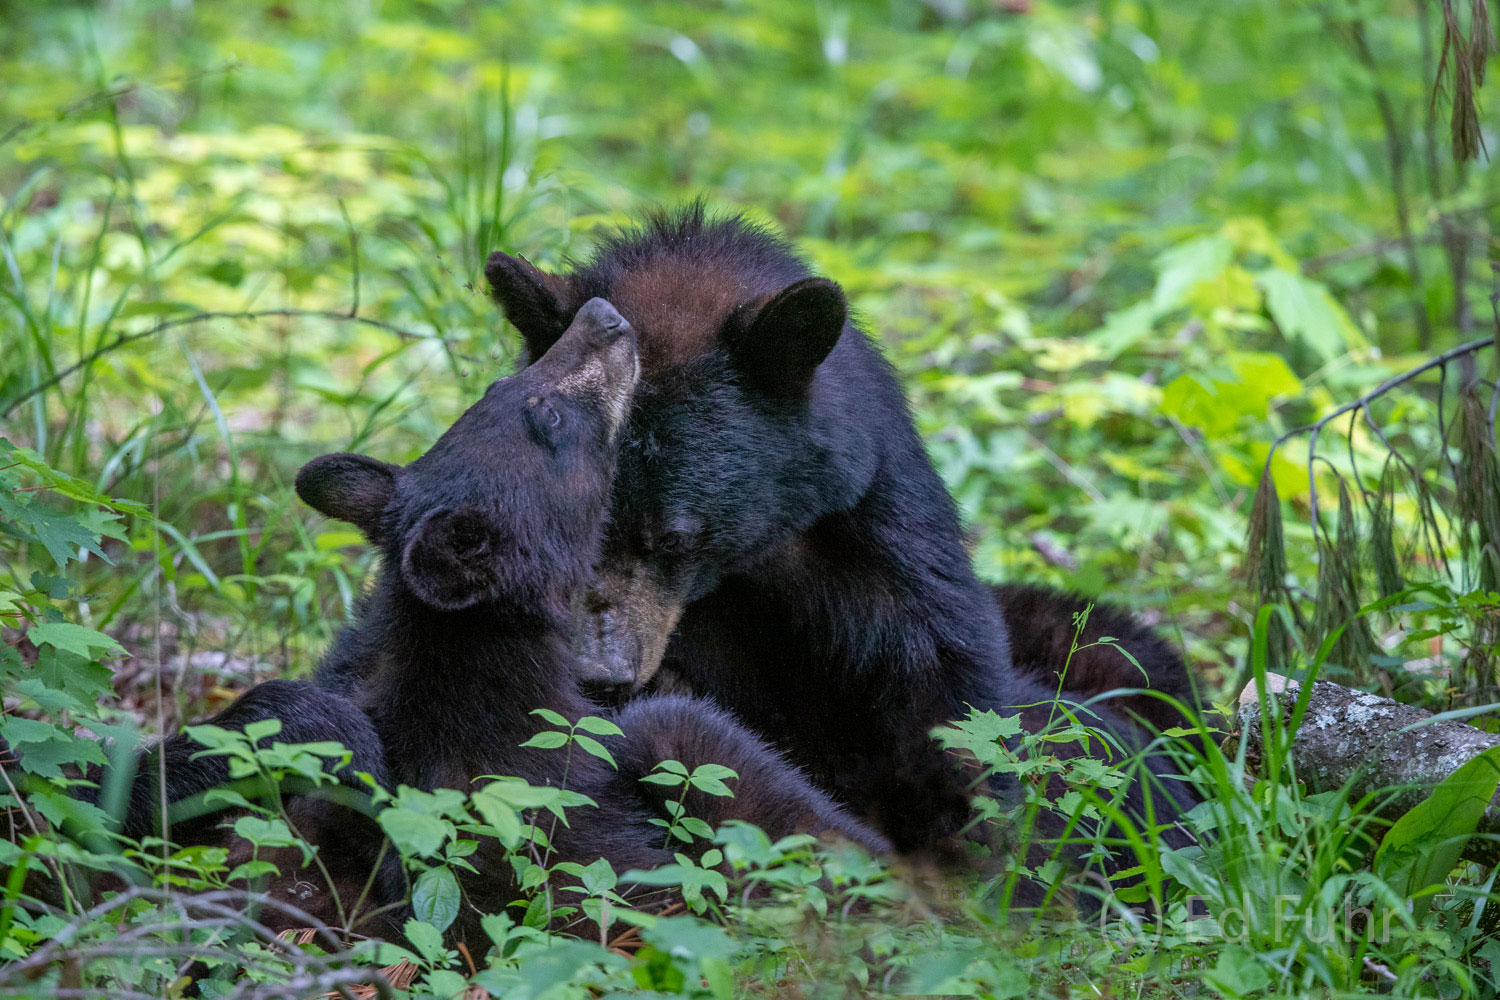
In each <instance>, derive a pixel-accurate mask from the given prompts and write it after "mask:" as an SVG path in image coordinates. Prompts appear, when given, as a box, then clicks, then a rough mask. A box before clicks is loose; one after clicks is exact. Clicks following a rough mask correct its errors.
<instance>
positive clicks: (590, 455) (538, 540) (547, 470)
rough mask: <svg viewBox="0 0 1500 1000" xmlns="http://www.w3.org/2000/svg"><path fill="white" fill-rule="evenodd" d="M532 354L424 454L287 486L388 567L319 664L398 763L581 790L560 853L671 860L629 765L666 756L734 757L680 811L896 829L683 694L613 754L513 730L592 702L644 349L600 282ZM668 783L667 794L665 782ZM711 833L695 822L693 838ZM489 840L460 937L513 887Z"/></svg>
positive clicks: (464, 777)
mask: <svg viewBox="0 0 1500 1000" xmlns="http://www.w3.org/2000/svg"><path fill="white" fill-rule="evenodd" d="M570 319H571V321H572V322H571V325H570V326H569V327H568V329H567V332H565V333H563V334H561V335H560V337H558V338H556V340H555V342H554V343H552V344H550V345H549V349H548V351H547V352H546V353H545V354H544V355H543V356H542V357H541V358H540V360H538V361H537V362H536V363H535V364H533V365H531V366H530V367H529V368H527V369H526V370H525V371H524V372H521V373H520V374H517V375H514V376H511V377H510V378H505V379H501V380H499V381H498V382H496V383H494V384H493V385H491V386H490V388H489V389H488V391H487V392H486V393H485V395H484V398H483V399H482V400H480V401H479V402H478V403H476V404H475V405H474V406H473V407H471V408H470V409H469V410H468V411H467V412H466V413H464V414H463V416H461V417H460V418H459V419H458V421H457V422H456V423H455V424H454V425H453V426H452V427H451V428H450V429H449V430H448V431H447V432H446V433H444V434H443V436H442V437H441V438H440V439H439V440H438V441H437V443H436V444H435V445H433V447H432V448H431V450H429V451H428V452H427V453H426V454H424V455H423V456H421V457H420V458H418V459H417V460H416V461H414V462H412V463H411V464H410V465H408V466H406V467H404V468H398V467H396V466H392V465H388V464H386V463H384V462H379V461H376V460H375V459H371V458H366V457H363V456H359V455H327V456H324V457H323V458H320V459H316V460H314V461H312V462H310V463H309V464H308V465H307V466H305V467H304V468H303V469H302V471H301V472H300V473H299V474H298V476H297V482H296V486H297V492H298V494H299V495H300V496H301V497H302V498H303V500H305V501H306V502H307V503H308V504H310V505H311V506H313V507H315V508H317V509H318V510H320V511H322V512H323V513H325V514H327V515H329V516H330V517H336V518H339V519H341V520H345V521H349V522H351V523H353V524H354V525H356V526H357V527H358V528H360V530H361V531H363V532H364V533H365V534H366V535H367V536H368V537H369V538H370V540H371V541H372V542H373V543H375V544H377V545H378V546H380V549H381V551H382V553H383V566H384V569H383V570H382V572H381V573H380V576H379V578H378V580H377V581H376V583H375V586H374V588H373V589H372V590H371V591H370V592H369V594H368V596H367V597H366V598H365V600H364V601H363V603H362V605H361V607H360V609H359V611H358V614H357V617H356V620H355V622H354V623H353V624H351V625H350V626H348V627H347V628H345V629H344V630H343V632H342V633H341V635H340V637H339V639H338V642H337V645H336V647H335V649H334V650H333V652H332V653H331V654H330V656H329V657H328V658H327V659H326V660H325V662H324V663H323V665H322V666H321V667H320V671H319V680H320V683H323V684H325V685H327V686H329V687H332V688H342V689H344V690H347V691H349V692H350V695H351V697H353V698H356V699H358V700H359V702H360V703H361V704H362V706H363V707H364V708H365V710H366V711H367V712H368V713H369V715H370V717H371V719H372V720H373V722H374V725H375V728H376V730H377V731H378V732H379V734H380V738H381V740H382V742H383V744H384V747H385V754H386V760H387V764H388V767H389V771H390V778H391V780H392V781H393V782H395V783H397V784H404V785H411V786H414V787H417V788H421V789H432V788H436V787H447V788H460V789H467V788H470V787H471V783H472V782H474V781H475V780H476V779H478V778H480V777H482V776H486V775H496V774H502V775H515V776H519V777H522V778H524V779H526V780H527V781H529V782H530V783H531V784H533V785H541V784H550V785H560V784H562V783H564V781H565V782H566V784H567V787H569V788H571V789H573V790H575V791H579V792H582V793H584V794H586V795H588V796H589V797H590V798H592V799H593V800H594V801H595V802H596V803H597V804H598V806H599V809H598V812H597V813H595V812H594V811H593V810H588V811H586V812H581V811H575V812H574V813H573V814H572V817H571V825H570V826H567V827H557V828H556V829H555V830H554V831H553V832H552V834H551V840H552V845H553V849H554V852H555V853H554V854H553V859H554V860H557V861H563V860H570V861H576V862H579V863H583V864H587V863H589V862H591V861H593V860H594V859H596V858H599V857H605V858H608V859H609V860H610V861H611V862H612V863H613V864H614V865H615V867H616V868H617V869H624V868H642V869H647V868H654V867H657V866H659V865H661V864H667V863H670V862H671V860H672V850H671V849H670V848H668V846H667V842H666V840H665V838H664V835H663V831H662V829H661V828H660V827H658V826H654V825H652V823H651V820H652V819H653V818H663V817H665V816H666V815H667V811H666V809H665V808H664V806H663V799H664V798H665V797H666V796H665V793H664V792H663V790H662V789H661V788H659V787H658V786H656V785H654V784H649V783H644V782H642V781H641V780H640V779H641V778H642V777H645V776H646V775H647V774H649V773H650V772H651V771H652V770H653V769H654V768H655V766H656V765H657V764H658V763H659V762H660V761H662V760H664V759H672V760H677V761H679V762H681V763H682V764H684V765H686V766H687V767H688V768H693V767H695V766H696V765H698V764H701V763H709V762H712V763H718V764H723V765H725V766H728V767H730V768H732V769H733V770H735V771H736V772H738V775H739V780H738V782H737V784H736V785H735V789H734V791H735V794H734V797H733V798H718V797H713V796H709V795H705V794H701V793H699V792H693V793H691V794H690V795H689V796H688V798H687V800H686V802H685V803H684V804H685V805H686V807H687V809H688V811H689V812H690V813H692V814H693V815H695V816H697V817H698V818H699V819H703V820H705V821H706V822H708V823H709V825H710V826H716V825H718V824H720V823H722V822H724V821H725V820H729V819H744V820H748V821H750V822H753V823H755V824H756V825H758V826H760V827H761V828H762V829H764V830H765V831H766V832H767V833H768V834H769V835H770V836H771V837H772V838H778V837H781V836H785V835H787V834H789V833H792V832H796V831H799V830H800V831H808V832H824V831H830V832H836V833H838V834H841V835H843V836H844V837H847V838H848V839H850V840H853V841H855V842H857V843H860V844H862V845H864V846H865V847H867V848H869V849H871V850H874V851H877V852H879V851H885V850H888V849H889V845H888V844H887V843H886V842H885V841H884V839H883V838H881V837H880V836H879V835H878V834H876V833H874V832H873V831H871V830H869V829H867V828H866V827H864V826H863V824H861V823H860V822H859V821H857V820H855V819H854V818H853V817H852V816H850V815H849V814H848V813H846V812H845V811H844V810H843V809H842V808H841V807H839V806H838V805H836V804H835V803H834V802H833V801H832V800H831V799H830V798H829V797H828V796H827V795H825V794H823V793H822V792H820V791H818V790H816V789H815V788H814V787H813V786H812V784H811V783H810V782H809V781H808V780H807V779H806V778H804V777H803V776H802V775H801V774H799V773H798V772H797V771H796V770H794V769H793V768H792V767H790V766H789V765H787V764H786V763H785V762H784V761H783V760H782V759H781V758H780V757H779V756H777V755H776V754H775V753H774V752H772V751H771V750H769V749H768V748H767V747H766V746H765V745H764V744H763V743H762V742H761V741H760V740H759V739H757V738H755V737H753V736H751V735H750V734H749V733H748V732H747V731H746V730H745V729H744V728H743V727H742V726H740V725H739V724H738V723H737V722H736V721H735V720H734V719H733V718H732V717H731V716H730V715H729V714H728V713H726V712H724V711H722V710H720V709H717V708H715V707H713V706H712V705H711V704H710V703H707V702H703V701H699V700H695V699H690V698H684V697H680V696H670V695H668V696H660V697H655V698H645V699H640V700H637V701H632V702H631V703H630V704H628V705H627V706H625V708H624V709H622V710H621V711H620V712H619V713H618V714H617V715H615V717H614V721H615V722H616V723H617V724H618V725H619V726H620V727H621V728H622V729H623V730H624V733H625V735H624V736H616V737H610V738H607V739H605V741H604V743H605V745H606V746H607V747H608V748H609V749H610V751H611V752H612V753H613V755H614V758H615V760H616V762H617V764H618V770H614V769H612V768H611V767H610V766H609V765H608V764H606V763H605V762H603V761H601V760H599V759H597V758H595V757H593V756H590V755H587V754H582V753H575V754H572V755H571V756H568V755H564V754H562V753H559V752H557V751H555V750H545V749H539V748H537V747H528V746H521V745H520V744H521V743H522V742H523V741H524V740H525V739H526V738H527V737H528V736H530V735H531V734H532V733H533V732H534V731H535V729H536V727H537V723H536V720H535V719H534V718H533V716H532V715H531V714H530V713H531V711H532V710H533V709H538V708H541V709H550V710H552V711H554V712H556V713H559V714H560V715H562V716H564V717H566V718H568V719H570V720H576V719H577V718H579V717H581V716H584V715H590V714H596V712H597V709H596V708H595V706H594V705H593V703H591V702H590V701H588V700H587V699H586V698H585V697H584V696H583V695H582V694H581V693H580V692H579V690H578V681H577V663H576V659H575V657H574V654H573V652H572V648H571V641H570V639H571V635H570V630H571V623H572V610H571V608H572V604H573V600H574V596H575V593H576V592H577V591H579V590H580V589H581V588H582V586H583V585H584V584H585V583H586V582H587V580H588V579H589V577H590V575H591V573H592V569H593V565H594V563H595V561H596V559H597V557H598V552H599V543H600V540H601V538H602V531H603V525H604V521H605V516H606V513H607V508H608V501H609V496H610V487H611V482H612V478H613V473H614V468H615V461H616V451H617V440H618V432H619V428H620V426H621V425H622V424H623V423H624V419H625V416H626V413H627V410H628V408H629V402H630V396H631V393H632V391H633V390H634V387H635V384H636V379H637V375H638V372H639V366H638V363H637V356H636V346H635V345H636V341H635V336H634V333H633V332H632V331H631V329H630V327H629V325H628V324H627V323H626V322H625V321H624V320H623V319H622V318H621V317H620V315H619V313H617V312H616V311H615V310H614V309H613V308H612V307H611V306H610V304H609V303H607V302H605V301H603V300H601V299H595V300H593V301H592V302H588V303H585V304H583V305H582V307H581V308H580V309H579V310H577V311H576V316H573V317H570ZM674 800H675V797H674ZM707 846H708V845H707V844H706V843H703V842H699V843H698V845H697V851H698V853H699V854H701V852H702V850H703V848H705V847H707ZM497 847H498V842H497V841H494V840H486V842H485V846H481V848H480V851H479V853H478V854H476V855H475V857H474V858H473V859H472V860H473V862H474V864H475V866H476V867H477V868H478V873H477V874H474V875H472V876H471V877H467V878H465V879H464V885H465V889H466V893H467V895H468V897H469V900H470V902H471V903H472V904H473V906H472V907H470V908H466V909H465V910H464V912H463V915H462V916H461V918H460V920H459V921H458V923H457V924H456V925H455V929H454V933H455V935H456V936H457V937H458V938H460V939H462V938H464V937H468V938H470V939H471V940H472V939H473V938H474V937H475V935H476V934H477V933H478V931H479V926H478V923H477V917H478V915H479V914H480V913H481V912H498V911H501V910H503V909H504V908H505V906H507V905H508V904H509V903H510V902H512V901H513V900H515V899H516V898H518V897H519V896H520V892H519V890H518V887H517V877H516V874H515V871H514V870H513V869H512V866H511V865H510V864H508V863H506V862H505V861H504V860H503V858H502V857H501V856H499V855H498V853H497V851H496V850H495V849H496V848H497Z"/></svg>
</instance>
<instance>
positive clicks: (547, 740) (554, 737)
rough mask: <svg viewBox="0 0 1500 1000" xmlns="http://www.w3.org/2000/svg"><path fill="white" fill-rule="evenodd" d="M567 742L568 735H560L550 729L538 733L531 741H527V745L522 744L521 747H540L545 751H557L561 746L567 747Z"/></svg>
mask: <svg viewBox="0 0 1500 1000" xmlns="http://www.w3.org/2000/svg"><path fill="white" fill-rule="evenodd" d="M567 742H568V734H567V733H560V732H558V731H557V730H555V729H548V730H546V731H545V732H540V733H537V734H536V735H535V736H533V737H532V738H531V739H529V740H527V741H526V742H525V743H522V744H521V746H523V747H540V748H541V749H543V750H556V749H557V748H558V747H560V746H565V745H566V744H567Z"/></svg>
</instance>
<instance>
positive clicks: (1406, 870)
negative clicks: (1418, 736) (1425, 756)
mask: <svg viewBox="0 0 1500 1000" xmlns="http://www.w3.org/2000/svg"><path fill="white" fill-rule="evenodd" d="M1497 788H1500V747H1492V748H1491V749H1489V750H1486V751H1485V752H1484V753H1482V754H1480V755H1479V756H1477V757H1475V758H1474V759H1472V760H1470V761H1468V762H1466V763H1465V764H1463V765H1462V766H1461V767H1459V768H1458V769H1457V770H1456V771H1454V772H1453V773H1452V774H1450V775H1448V777H1446V778H1444V779H1443V780H1442V781H1441V782H1439V783H1438V785H1437V787H1436V788H1434V789H1433V790H1432V794H1431V795H1430V796H1428V797H1427V798H1426V799H1424V800H1423V801H1422V802H1420V803H1418V804H1417V805H1416V806H1415V807H1413V808H1412V809H1411V811H1410V812H1408V813H1406V815H1404V816H1402V817H1401V818H1400V819H1398V820H1397V821H1396V822H1395V823H1394V824H1392V826H1391V828H1390V829H1389V830H1387V831H1386V833H1385V837H1384V838H1383V839H1382V840H1381V842H1380V848H1379V849H1378V850H1377V851H1376V852H1375V866H1374V867H1375V872H1376V874H1378V875H1379V876H1380V877H1381V878H1382V879H1384V880H1385V881H1386V882H1387V884H1389V885H1390V886H1391V887H1392V888H1393V889H1395V890H1396V891H1397V892H1402V893H1404V894H1405V895H1406V896H1407V897H1408V898H1409V899H1411V900H1412V910H1413V916H1414V917H1416V918H1417V919H1418V920H1420V919H1421V918H1422V916H1423V915H1424V914H1425V913H1426V911H1427V909H1428V907H1429V906H1430V905H1431V901H1432V900H1431V896H1430V895H1422V896H1420V898H1419V893H1421V892H1422V890H1423V889H1426V888H1427V887H1429V886H1433V885H1437V884H1438V883H1440V882H1442V881H1443V880H1444V879H1446V878H1447V877H1448V873H1449V872H1451V871H1452V870H1453V867H1454V866H1455V865H1456V864H1458V862H1459V858H1460V857H1461V855H1462V854H1463V848H1464V845H1465V844H1466V843H1467V842H1468V840H1469V838H1470V837H1471V836H1472V835H1473V833H1474V830H1475V828H1476V827H1477V826H1478V825H1479V820H1480V819H1481V818H1482V817H1483V816H1484V813H1485V810H1486V809H1488V808H1489V804H1490V801H1491V800H1492V799H1493V798H1494V797H1495V791H1496V789H1497Z"/></svg>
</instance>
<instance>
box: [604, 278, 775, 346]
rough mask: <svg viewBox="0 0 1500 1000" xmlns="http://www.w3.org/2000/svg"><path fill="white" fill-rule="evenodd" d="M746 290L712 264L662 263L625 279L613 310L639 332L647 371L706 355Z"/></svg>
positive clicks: (743, 297) (616, 289) (615, 296)
mask: <svg viewBox="0 0 1500 1000" xmlns="http://www.w3.org/2000/svg"><path fill="white" fill-rule="evenodd" d="M748 291H749V290H748V289H747V288H746V287H745V286H744V285H742V284H740V282H739V281H738V280H737V279H736V277H735V276H734V274H733V273H732V272H726V271H725V270H724V269H723V268H721V267H720V266H719V265H718V264H716V263H715V262H714V261H712V260H686V259H683V258H680V257H678V258H671V257H664V258H661V259H658V260H653V261H648V262H646V263H645V264H644V265H643V266H642V267H641V268H640V269H639V270H634V271H630V272H627V273H626V274H624V275H622V276H621V280H620V281H619V282H618V283H617V285H616V287H615V289H614V290H613V292H612V294H613V296H614V297H613V299H612V300H611V301H613V302H614V304H615V308H617V309H619V310H620V314H621V315H623V316H624V317H625V318H626V319H627V320H629V321H630V322H631V324H632V325H633V326H635V328H636V329H637V330H644V331H649V332H648V333H646V334H645V335H643V336H642V337H641V339H640V348H641V364H642V367H643V368H645V369H646V370H647V371H661V370H663V369H668V368H673V367H677V366H680V365H682V364H684V363H686V362H688V361H690V360H692V359H693V358H695V357H697V356H699V355H701V354H704V353H705V352H707V351H708V350H709V349H710V348H711V347H712V346H713V345H714V343H715V341H716V339H717V335H718V332H719V331H720V330H721V329H723V327H724V324H725V323H726V322H728V320H729V317H730V316H731V315H732V314H733V313H734V311H735V310H736V309H737V308H738V307H739V306H740V305H741V304H743V303H744V302H745V301H746V299H747V293H748Z"/></svg>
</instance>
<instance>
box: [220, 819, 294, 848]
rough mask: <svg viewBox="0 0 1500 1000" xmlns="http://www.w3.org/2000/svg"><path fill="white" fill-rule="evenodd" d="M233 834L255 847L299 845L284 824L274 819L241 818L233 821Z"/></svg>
mask: <svg viewBox="0 0 1500 1000" xmlns="http://www.w3.org/2000/svg"><path fill="white" fill-rule="evenodd" d="M234 832H235V833H237V834H239V835H240V836H241V837H244V838H245V839H246V840H248V841H250V843H252V844H254V845H255V846H257V847H295V846H297V845H298V843H299V841H298V840H297V838H296V837H295V836H293V835H292V831H291V830H290V829H289V828H288V827H287V825H286V823H285V822H284V821H282V820H281V819H279V818H276V817H270V818H267V817H264V816H241V817H240V818H239V819H237V820H235V821H234Z"/></svg>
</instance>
